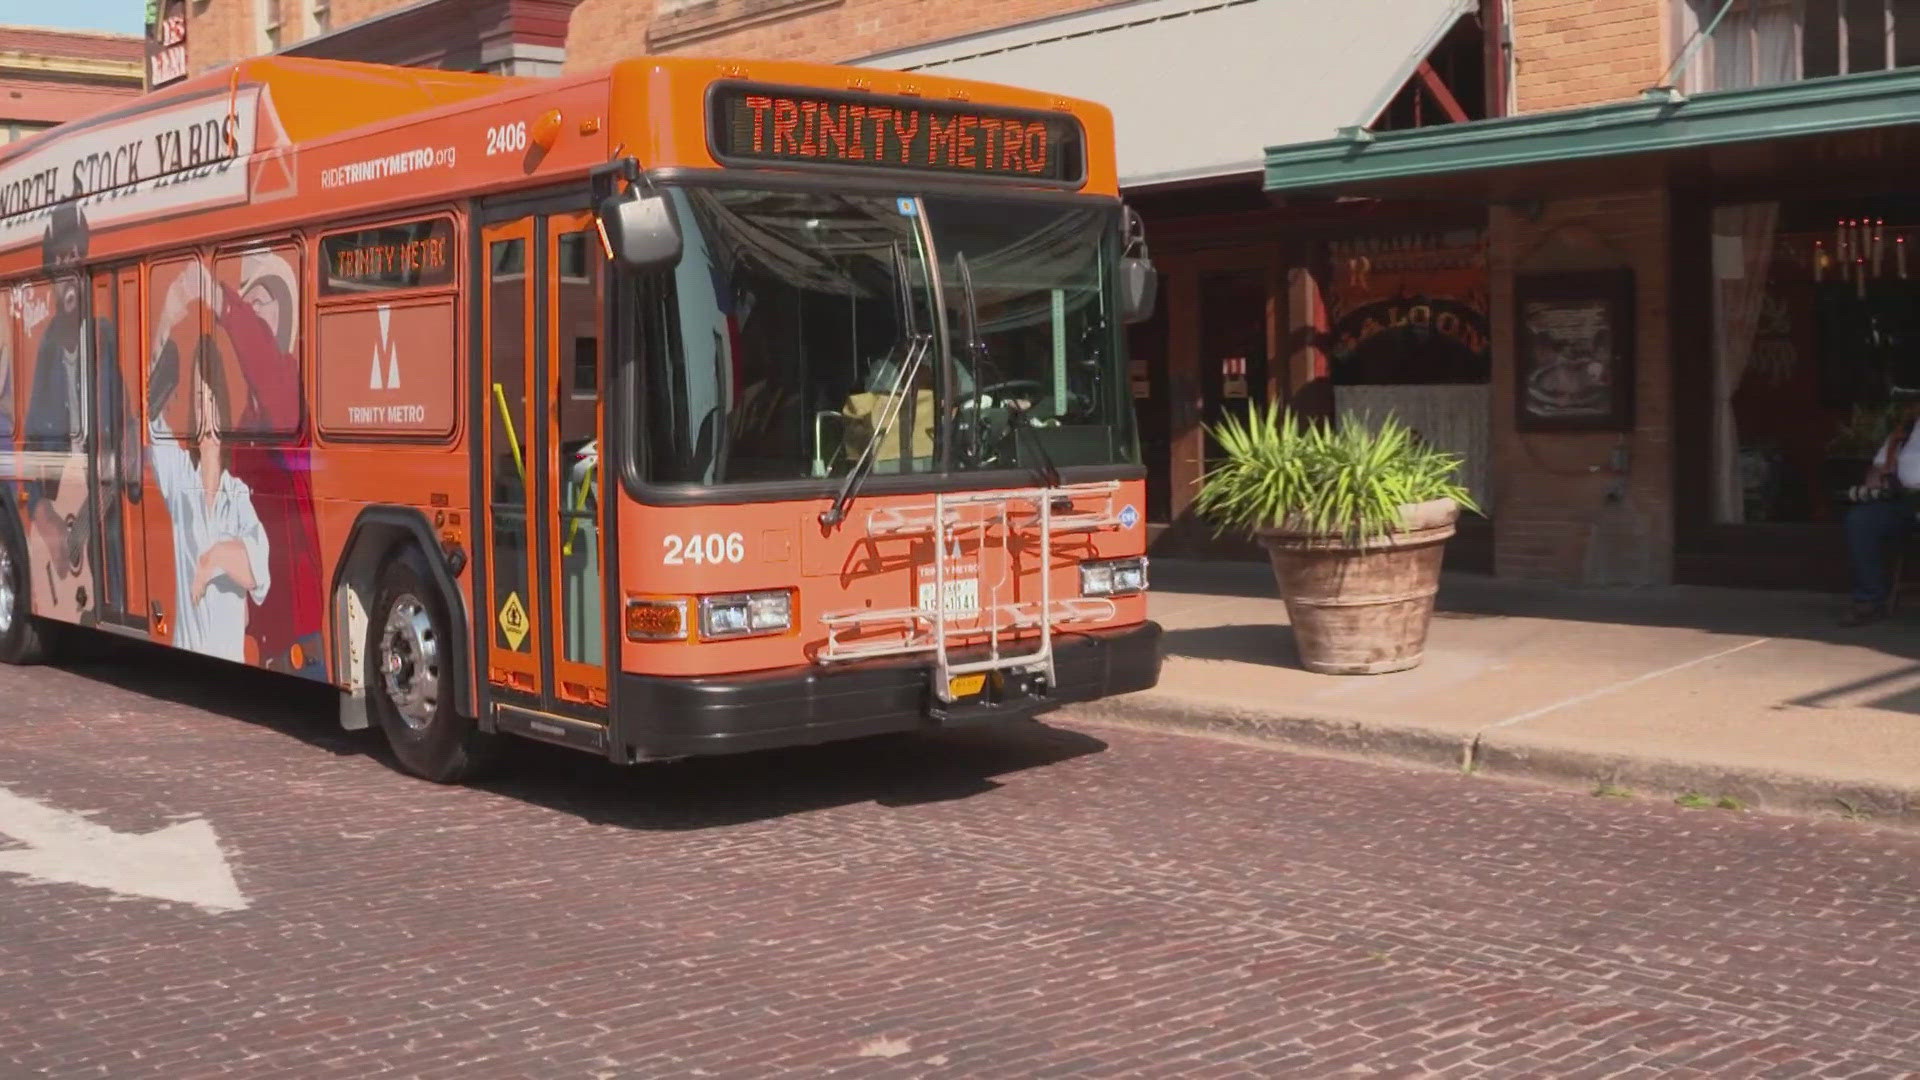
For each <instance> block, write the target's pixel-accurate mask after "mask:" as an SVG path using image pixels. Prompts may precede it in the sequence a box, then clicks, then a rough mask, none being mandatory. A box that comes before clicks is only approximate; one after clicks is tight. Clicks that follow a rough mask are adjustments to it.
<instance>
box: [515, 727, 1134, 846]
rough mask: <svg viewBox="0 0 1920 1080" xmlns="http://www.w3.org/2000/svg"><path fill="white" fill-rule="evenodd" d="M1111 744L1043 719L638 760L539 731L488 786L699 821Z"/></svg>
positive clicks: (982, 782) (649, 823) (852, 796)
mask: <svg viewBox="0 0 1920 1080" xmlns="http://www.w3.org/2000/svg"><path fill="white" fill-rule="evenodd" d="M1106 748H1107V744H1106V743H1105V742H1104V741H1102V740H1100V739H1097V738H1095V737H1093V736H1091V735H1087V734H1085V733H1083V732H1079V731H1073V730H1069V729H1066V728H1058V727H1051V726H1049V725H1047V724H1045V723H1040V722H1031V721H1027V722H1011V723H1005V724H996V725H987V726H981V727H977V728H963V729H955V730H932V731H928V732H925V733H914V734H903V735H883V736H876V737H873V738H867V739H857V740H853V741H849V742H838V743H828V744H824V745H820V746H802V747H792V748H789V749H785V750H766V751H760V752H756V753H749V754H730V755H726V756H722V757H709V758H690V759H687V760H684V761H677V762H652V763H647V764H641V765H631V766H618V765H613V764H611V763H609V762H606V761H603V760H600V759H598V758H592V757H587V756H585V755H582V754H580V753H578V752H576V751H568V750H564V749H561V748H559V747H550V746H544V745H541V744H539V743H531V742H529V743H526V744H525V748H524V749H517V750H516V752H515V758H516V760H515V761H514V763H513V767H512V768H511V769H510V770H509V772H508V773H507V774H506V775H505V776H503V777H501V778H500V779H498V780H495V781H491V782H489V783H485V784H482V785H479V786H480V787H482V788H483V789H485V790H487V791H491V792H494V793H496V794H499V795H503V796H507V797H509V798H514V799H519V800H522V801H525V802H529V803H533V804H536V805H540V806H545V807H547V808H549V809H552V810H557V811H560V812H562V813H567V814H571V815H574V816H577V817H579V818H581V819H582V820H584V821H589V822H592V823H594V824H599V825H611V826H615V827H618V828H628V829H644V830H656V831H690V830H695V829H710V828H718V827H723V826H727V825H740V824H746V823H749V822H754V821H762V820H767V819H772V818H780V817H787V816H790V815H793V814H801V813H808V812H811V811H817V810H827V809H831V808H833V807H837V806H847V805H853V804H857V803H874V804H876V805H879V806H884V807H891V808H900V809H905V808H910V807H913V806H920V805H926V804H930V803H940V802H953V801H958V800H962V799H969V798H973V797H975V796H979V795H985V794H988V793H990V792H993V791H995V790H998V789H999V788H1000V787H1001V786H1002V783H1001V781H1000V779H999V778H1001V777H1005V776H1008V775H1011V774H1013V773H1018V772H1025V771H1028V770H1031V769H1041V768H1047V767H1050V766H1054V765H1059V764H1062V763H1064V762H1067V761H1071V760H1073V759H1074V758H1079V757H1084V756H1087V755H1089V754H1097V753H1100V752H1101V751H1104V750H1105V749H1106Z"/></svg>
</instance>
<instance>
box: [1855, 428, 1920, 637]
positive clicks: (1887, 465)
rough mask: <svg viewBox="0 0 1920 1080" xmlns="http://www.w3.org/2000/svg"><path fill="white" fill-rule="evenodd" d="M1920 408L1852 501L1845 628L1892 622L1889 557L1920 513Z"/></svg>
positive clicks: (1888, 443)
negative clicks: (1919, 429) (1918, 434)
mask: <svg viewBox="0 0 1920 1080" xmlns="http://www.w3.org/2000/svg"><path fill="white" fill-rule="evenodd" d="M1917 420H1920V406H1915V407H1911V408H1909V409H1907V411H1906V412H1905V413H1903V414H1902V415H1901V418H1900V420H1899V421H1898V422H1897V423H1896V424H1895V425H1894V429H1893V434H1891V435H1889V436H1887V441H1886V442H1885V443H1884V444H1882V445H1881V447H1880V452H1879V453H1878V454H1875V455H1874V458H1873V465H1872V467H1870V468H1869V469H1868V470H1867V476H1866V480H1865V482H1864V483H1862V484H1860V485H1859V486H1858V487H1855V488H1853V489H1851V490H1850V491H1849V492H1848V493H1847V495H1848V498H1850V499H1851V500H1852V501H1853V504H1854V505H1853V506H1851V507H1849V508H1848V509H1847V517H1846V533H1847V558H1848V561H1849V562H1850V563H1851V564H1852V568H1853V608H1852V609H1851V610H1850V611H1848V612H1847V614H1846V615H1845V617H1843V618H1842V619H1841V620H1840V625H1842V626H1862V625H1865V624H1867V623H1870V622H1874V621H1876V620H1879V619H1884V618H1886V616H1887V601H1888V599H1889V598H1890V596H1891V594H1892V592H1893V581H1892V580H1891V577H1890V576H1889V574H1888V573H1887V556H1888V554H1889V553H1890V552H1891V550H1892V547H1893V545H1894V544H1897V543H1900V542H1901V541H1903V540H1905V539H1906V537H1907V535H1908V534H1909V533H1911V532H1912V531H1913V527H1914V515H1915V513H1916V512H1920V439H1916V438H1912V435H1913V434H1914V426H1915V422H1916V421H1917Z"/></svg>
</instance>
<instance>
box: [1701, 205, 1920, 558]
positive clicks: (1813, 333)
mask: <svg viewBox="0 0 1920 1080" xmlns="http://www.w3.org/2000/svg"><path fill="white" fill-rule="evenodd" d="M1712 243H1713V274H1714V290H1713V296H1714V312H1713V340H1714V351H1713V364H1714V371H1713V386H1714V390H1713V403H1712V404H1713V420H1712V423H1713V433H1714V461H1713V477H1712V485H1711V491H1712V499H1713V509H1714V518H1715V520H1716V521H1718V522H1721V523H1723V524H1739V523H1763V522H1822V521H1834V520H1837V519H1838V518H1839V516H1840V514H1841V512H1842V510H1843V508H1844V506H1843V504H1842V503H1841V502H1840V501H1839V494H1840V492H1841V491H1842V490H1844V489H1845V488H1846V487H1847V486H1848V485H1851V484H1855V483H1858V482H1860V480H1861V477H1862V474H1863V473H1864V472H1865V470H1866V467H1867V463H1868V461H1869V459H1870V458H1871V457H1872V456H1873V454H1874V452H1875V450H1876V449H1877V448H1878V446H1879V444H1880V443H1881V441H1882V440H1884V439H1885V437H1886V433H1887V430H1888V429H1889V427H1890V426H1891V424H1892V421H1893V414H1894V412H1895V411H1896V410H1898V409H1899V408H1901V407H1902V406H1901V404H1900V402H1901V399H1903V398H1905V397H1907V396H1909V393H1908V391H1907V390H1906V389H1904V388H1908V387H1914V388H1920V378H1916V374H1917V373H1920V277H1913V276H1910V275H1920V262H1916V261H1912V260H1914V259H1915V258H1916V257H1915V256H1914V255H1913V254H1912V251H1911V249H1912V248H1913V247H1914V245H1915V244H1916V243H1920V200H1912V199H1904V198H1903V199H1886V200H1855V201H1847V202H1801V203H1742V204H1737V205H1729V206H1721V207H1717V208H1716V209H1715V210H1714V213H1713V237H1712Z"/></svg>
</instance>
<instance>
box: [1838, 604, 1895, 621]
mask: <svg viewBox="0 0 1920 1080" xmlns="http://www.w3.org/2000/svg"><path fill="white" fill-rule="evenodd" d="M1886 617H1887V605H1885V604H1855V605H1853V608H1852V610H1850V611H1848V612H1847V613H1846V614H1845V615H1842V616H1840V625H1841V626H1844V627H1855V626H1865V625H1867V624H1868V623H1876V622H1879V621H1880V620H1881V619H1884V618H1886Z"/></svg>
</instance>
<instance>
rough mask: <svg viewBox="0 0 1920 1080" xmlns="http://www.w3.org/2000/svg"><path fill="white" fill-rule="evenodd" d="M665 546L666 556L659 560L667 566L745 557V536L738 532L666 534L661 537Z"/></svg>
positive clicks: (719, 561) (718, 561)
mask: <svg viewBox="0 0 1920 1080" xmlns="http://www.w3.org/2000/svg"><path fill="white" fill-rule="evenodd" d="M661 542H662V543H664V544H665V545H666V547H667V552H666V557H665V558H663V559H661V560H660V561H661V562H663V563H665V564H667V565H668V566H683V565H685V564H687V563H737V562H739V561H741V560H742V559H745V558H746V557H747V541H746V538H745V537H743V536H741V535H740V534H739V533H728V534H726V535H725V536H722V535H720V534H719V533H708V534H707V535H705V536H701V535H700V534H698V533H695V534H693V535H692V536H674V535H671V534H669V535H667V536H664V537H661Z"/></svg>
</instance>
